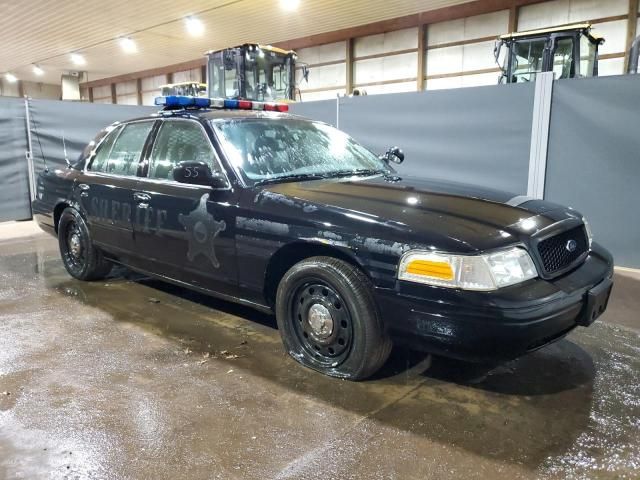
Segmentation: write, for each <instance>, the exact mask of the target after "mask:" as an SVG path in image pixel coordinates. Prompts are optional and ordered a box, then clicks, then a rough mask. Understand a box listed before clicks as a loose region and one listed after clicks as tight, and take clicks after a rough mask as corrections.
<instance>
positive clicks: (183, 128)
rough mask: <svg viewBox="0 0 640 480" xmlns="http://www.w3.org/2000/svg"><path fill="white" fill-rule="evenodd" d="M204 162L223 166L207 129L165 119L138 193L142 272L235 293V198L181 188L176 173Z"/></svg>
mask: <svg viewBox="0 0 640 480" xmlns="http://www.w3.org/2000/svg"><path fill="white" fill-rule="evenodd" d="M182 161H201V162H206V163H208V164H209V165H210V167H211V169H212V170H213V171H214V172H216V171H217V172H222V167H221V165H220V162H219V160H218V157H217V155H216V153H215V150H214V148H213V145H212V144H211V141H210V139H209V137H208V135H207V132H206V131H205V130H204V127H203V126H202V125H201V124H200V123H199V122H198V121H195V120H188V119H165V120H162V124H161V125H160V128H159V130H158V133H157V135H156V138H155V141H154V144H153V147H152V149H151V153H150V155H149V158H148V165H147V167H146V168H145V170H146V171H145V176H143V178H141V179H140V180H139V182H138V185H137V187H136V189H135V191H134V193H133V198H134V211H135V214H134V234H135V244H136V253H137V256H138V260H139V262H140V266H141V268H143V269H144V270H147V271H149V272H152V273H155V274H159V275H163V276H166V277H169V278H171V279H174V280H179V281H182V282H186V283H189V284H190V285H195V286H198V287H201V288H206V289H208V290H213V291H217V292H220V293H227V294H232V293H233V292H234V291H235V289H236V286H237V272H236V256H235V239H234V235H235V223H236V208H235V207H233V205H234V204H235V202H234V198H235V193H234V192H233V190H232V189H231V188H230V187H226V188H223V189H214V188H212V187H210V186H203V185H195V184H186V183H179V182H177V181H175V180H174V178H173V168H174V167H175V166H176V165H177V164H178V163H179V162H182Z"/></svg>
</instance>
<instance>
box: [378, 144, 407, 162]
mask: <svg viewBox="0 0 640 480" xmlns="http://www.w3.org/2000/svg"><path fill="white" fill-rule="evenodd" d="M380 158H381V159H382V160H384V161H385V162H387V163H390V162H393V163H398V164H400V163H402V162H404V152H403V151H402V150H400V148H398V147H391V148H390V149H389V150H387V152H386V153H385V154H384V155H381V156H380Z"/></svg>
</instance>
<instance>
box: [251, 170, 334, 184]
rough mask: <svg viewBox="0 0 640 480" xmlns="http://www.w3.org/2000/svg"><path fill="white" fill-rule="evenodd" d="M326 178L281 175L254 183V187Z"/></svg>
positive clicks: (299, 174) (293, 174)
mask: <svg viewBox="0 0 640 480" xmlns="http://www.w3.org/2000/svg"><path fill="white" fill-rule="evenodd" d="M321 178H326V177H325V176H324V175H322V174H319V173H292V174H290V175H280V176H278V177H271V178H263V179H262V180H258V181H257V182H255V183H254V185H264V184H266V183H279V182H292V181H297V180H319V179H321Z"/></svg>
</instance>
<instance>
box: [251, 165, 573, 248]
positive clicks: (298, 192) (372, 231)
mask: <svg viewBox="0 0 640 480" xmlns="http://www.w3.org/2000/svg"><path fill="white" fill-rule="evenodd" d="M258 196H259V197H260V200H259V203H261V204H264V205H265V206H266V205H267V204H272V206H274V205H273V202H275V203H276V204H278V205H279V206H282V205H285V206H288V207H289V208H294V209H302V212H299V214H297V215H298V216H299V218H301V219H302V221H305V222H315V223H317V224H318V225H323V226H324V228H326V229H327V230H328V231H329V232H331V233H344V232H356V233H357V234H359V235H364V236H368V237H371V238H379V239H384V240H391V241H402V242H403V243H407V244H412V245H422V246H424V247H425V248H436V249H438V250H446V251H452V252H474V251H482V250H488V249H492V248H497V247H501V246H505V245H509V244H514V243H519V242H524V241H526V238H527V237H530V236H531V235H533V234H535V233H536V232H538V231H540V230H541V229H544V228H545V227H547V226H549V225H552V224H553V223H556V222H558V221H561V220H564V219H566V218H570V217H574V218H580V217H581V216H580V214H579V213H577V212H575V211H574V210H571V209H569V208H566V207H562V206H560V205H557V204H554V203H551V202H546V201H542V200H535V199H532V198H529V197H526V196H519V195H514V194H510V193H507V192H502V191H499V190H492V189H487V188H482V187H477V186H471V185H464V184H459V183H453V182H446V181H435V180H423V179H417V178H411V177H404V178H398V177H384V176H376V177H366V178H362V177H352V178H346V179H344V178H343V179H336V180H314V181H305V182H292V183H281V184H276V185H270V186H267V187H265V188H264V190H262V191H261V192H260V194H259V195H258ZM272 211H273V212H276V211H278V210H277V209H274V210H272ZM290 214H291V212H288V213H287V215H290ZM294 215H296V214H295V213H294Z"/></svg>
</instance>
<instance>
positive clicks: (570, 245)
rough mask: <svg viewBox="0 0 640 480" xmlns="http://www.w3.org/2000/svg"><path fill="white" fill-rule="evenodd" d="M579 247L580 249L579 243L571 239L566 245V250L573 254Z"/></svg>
mask: <svg viewBox="0 0 640 480" xmlns="http://www.w3.org/2000/svg"><path fill="white" fill-rule="evenodd" d="M577 247H578V242H576V241H575V240H573V239H571V240H568V241H567V244H566V245H565V247H564V248H566V249H567V251H568V252H573V251H575V249H576V248H577Z"/></svg>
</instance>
